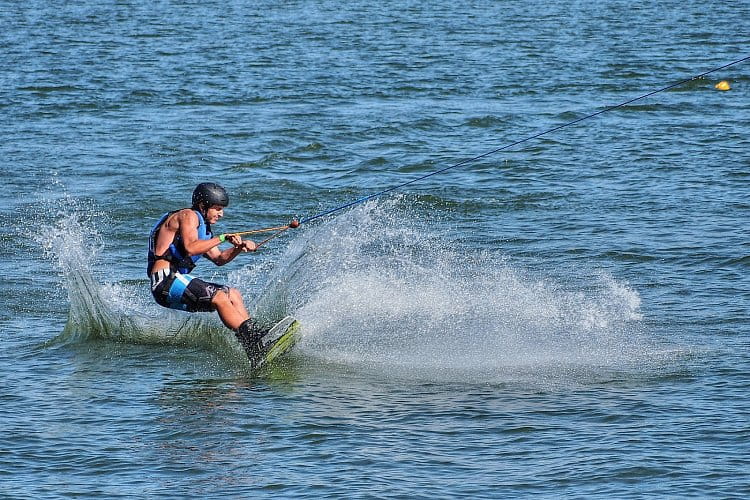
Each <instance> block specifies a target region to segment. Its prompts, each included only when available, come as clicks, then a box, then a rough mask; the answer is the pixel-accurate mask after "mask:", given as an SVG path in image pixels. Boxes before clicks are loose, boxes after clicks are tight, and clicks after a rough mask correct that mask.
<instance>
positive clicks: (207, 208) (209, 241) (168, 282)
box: [146, 182, 265, 361]
mask: <svg viewBox="0 0 750 500" xmlns="http://www.w3.org/2000/svg"><path fill="white" fill-rule="evenodd" d="M192 202H193V203H192V207H191V208H182V209H179V210H175V211H172V212H168V213H166V214H164V215H163V216H162V217H161V219H159V221H158V222H157V223H156V225H155V226H154V227H153V229H152V230H151V234H150V236H149V240H148V267H147V269H146V272H147V274H148V276H149V278H150V280H151V293H152V295H153V296H154V299H155V300H156V302H157V303H158V304H159V305H161V306H164V307H167V308H170V309H177V310H180V311H187V312H210V311H217V312H218V313H219V318H221V321H222V322H223V323H224V324H225V325H226V326H227V328H230V329H232V330H233V331H234V333H235V335H236V336H237V339H238V340H239V341H240V344H242V347H243V348H244V349H245V352H246V353H247V356H248V358H250V360H251V361H252V360H255V359H258V358H259V357H261V356H263V354H264V353H263V352H262V350H263V349H262V347H261V342H260V339H261V337H262V336H263V334H264V333H265V332H263V331H261V330H259V329H258V328H257V326H256V324H255V321H254V320H253V319H251V318H250V314H248V312H247V309H246V308H245V303H244V302H243V300H242V295H241V294H240V292H239V290H237V289H236V288H230V287H228V286H226V285H221V284H218V283H210V282H207V281H204V280H202V279H200V278H196V277H195V276H193V275H192V274H190V273H191V272H192V270H193V268H194V267H195V265H196V263H197V262H198V260H199V259H200V258H201V257H202V256H203V257H206V258H207V259H208V260H210V261H211V262H213V263H214V264H216V265H217V266H223V265H224V264H227V263H228V262H231V261H232V260H234V258H235V257H237V256H238V255H239V254H240V253H242V252H254V251H255V250H256V249H257V245H256V244H255V243H254V242H253V241H250V240H244V241H243V240H242V238H240V237H239V236H238V235H234V234H220V235H218V236H214V235H213V233H212V232H211V225H212V224H215V223H216V222H217V221H218V220H219V219H220V218H222V217H223V216H224V208H225V207H227V206H228V205H229V196H228V195H227V192H226V190H225V189H224V188H223V187H221V186H219V185H218V184H215V183H213V182H203V183H201V184H198V186H196V188H195V190H194V191H193V199H192ZM225 241H226V242H228V243H231V244H232V247H230V248H227V249H226V250H220V249H219V244H220V243H223V242H225Z"/></svg>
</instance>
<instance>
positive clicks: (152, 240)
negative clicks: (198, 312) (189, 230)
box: [146, 209, 213, 276]
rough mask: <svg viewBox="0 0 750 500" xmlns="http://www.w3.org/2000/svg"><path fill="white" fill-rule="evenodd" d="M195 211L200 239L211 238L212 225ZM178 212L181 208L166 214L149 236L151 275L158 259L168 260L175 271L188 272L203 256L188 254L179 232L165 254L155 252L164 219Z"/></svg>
mask: <svg viewBox="0 0 750 500" xmlns="http://www.w3.org/2000/svg"><path fill="white" fill-rule="evenodd" d="M182 210H184V209H182ZM193 211H194V212H195V214H196V215H197V216H198V239H201V240H210V239H211V238H213V234H212V233H211V229H210V226H209V225H208V224H206V220H205V219H204V218H203V214H201V213H200V212H199V211H197V210H193ZM176 212H179V210H173V211H172V212H168V213H166V214H164V215H163V216H162V218H161V219H159V222H157V223H156V225H155V226H154V228H153V229H151V234H150V235H149V237H148V267H147V268H146V274H147V275H149V276H150V275H151V269H153V267H154V263H155V262H156V261H157V260H166V261H168V262H169V266H170V267H171V268H172V270H173V271H178V272H180V273H182V274H188V273H189V272H190V271H192V270H193V268H194V267H195V263H196V262H198V260H199V259H200V258H201V257H202V255H192V256H191V255H188V253H187V251H186V250H185V245H184V244H183V242H182V238H181V237H180V234H179V232H178V233H177V234H175V236H174V240H172V244H170V245H169V249H168V250H167V251H166V252H164V254H163V255H156V253H155V252H154V248H155V246H156V234H157V233H158V232H159V229H161V226H162V224H164V221H166V220H167V217H169V216H170V215H172V214H173V213H176Z"/></svg>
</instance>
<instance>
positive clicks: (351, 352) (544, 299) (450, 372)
mask: <svg viewBox="0 0 750 500" xmlns="http://www.w3.org/2000/svg"><path fill="white" fill-rule="evenodd" d="M63 205H64V207H65V208H64V209H61V210H60V211H58V212H57V214H56V217H55V219H54V221H53V222H52V223H50V224H48V225H47V226H46V230H44V231H42V232H41V233H39V236H38V239H39V241H40V242H42V243H43V244H44V245H45V248H46V249H47V253H48V255H49V256H50V257H51V258H54V259H55V260H56V262H57V267H58V269H60V272H61V277H62V281H63V283H64V285H65V287H66V288H67V291H68V295H69V298H70V308H69V314H68V320H67V323H66V326H65V329H64V331H63V332H62V333H61V334H60V335H59V336H58V337H57V338H56V339H54V341H53V342H55V343H65V342H82V341H86V340H88V339H91V338H103V339H108V340H112V341H117V342H127V343H142V344H155V345H185V346H194V347H202V348H206V349H209V350H212V351H215V352H219V353H223V354H225V355H226V356H227V357H229V358H234V359H237V360H239V359H242V358H243V356H244V355H243V354H242V352H241V350H240V348H239V345H238V344H237V343H236V342H235V341H234V339H233V337H232V336H231V335H227V331H226V329H225V328H224V327H223V326H222V325H221V324H220V322H219V321H218V319H217V318H216V316H215V315H198V314H185V313H180V312H174V311H169V310H167V309H164V308H161V307H159V306H157V305H156V304H154V303H153V301H152V300H151V298H150V297H149V296H148V294H147V293H144V292H143V289H144V285H143V284H139V285H138V287H135V286H132V285H124V284H118V283H110V284H100V283H98V282H97V281H96V280H95V279H94V277H93V271H94V270H95V269H96V262H97V260H98V254H99V253H100V252H101V251H102V245H101V239H100V238H99V237H98V236H97V233H96V231H95V227H97V225H98V224H97V223H95V219H96V217H97V216H99V215H100V214H96V212H95V211H93V210H92V209H91V207H86V206H81V204H80V203H79V202H77V201H75V200H69V199H68V200H65V202H64V204H63ZM84 205H85V204H84ZM415 210H418V209H416V208H414V206H413V203H409V200H408V199H406V198H404V197H394V198H391V199H390V200H388V201H383V200H380V201H377V202H370V203H367V204H364V205H362V206H359V207H357V208H355V209H353V210H351V211H349V212H347V213H344V214H342V215H340V216H338V217H336V218H332V219H330V220H328V221H326V222H325V223H323V224H321V225H319V226H311V227H309V228H306V229H305V230H304V231H303V232H302V233H301V234H299V233H298V236H297V237H296V238H295V239H294V240H291V241H290V242H289V244H288V247H287V248H286V249H285V251H284V253H283V255H282V256H281V258H280V259H279V261H278V262H277V263H276V265H275V266H273V265H272V263H270V262H263V261H260V263H258V264H254V265H250V266H248V267H245V268H241V269H240V270H238V271H235V272H233V273H231V274H230V276H231V279H230V282H233V283H234V284H236V285H237V286H238V287H239V288H240V290H241V291H243V292H244V293H245V295H246V296H249V293H248V290H245V289H244V288H247V286H243V283H244V284H247V283H257V282H258V281H259V277H260V276H263V278H264V279H263V281H264V282H265V283H266V284H265V288H264V290H263V292H262V293H261V294H260V295H259V296H258V297H257V299H256V300H255V302H254V304H253V305H252V310H253V311H254V312H256V314H257V315H258V316H259V317H260V318H261V319H262V320H263V319H265V320H266V321H268V319H269V318H274V317H277V316H279V315H282V314H285V313H288V312H291V313H293V314H295V315H296V316H297V317H298V318H299V319H300V320H301V322H302V324H303V340H302V342H301V344H300V346H299V348H298V352H299V353H301V354H302V355H303V356H304V357H305V358H307V360H308V361H310V363H307V364H308V365H310V364H312V365H316V364H317V365H321V364H323V365H326V364H333V365H335V366H345V367H351V368H353V369H355V370H358V371H374V372H377V373H379V374H398V375H399V376H409V377H411V376H417V377H424V378H427V379H443V378H448V379H450V380H456V379H458V380H472V381H476V380H482V381H492V380H498V377H499V379H500V380H507V379H508V377H509V376H510V377H516V376H518V374H519V373H525V374H528V375H529V376H530V377H533V378H539V377H540V376H542V377H545V376H551V377H554V376H557V375H559V373H560V371H567V372H570V371H574V372H580V371H581V370H591V369H594V370H599V369H601V368H602V367H603V368H604V369H611V370H620V369H628V367H629V366H632V365H634V364H635V365H637V364H638V363H641V362H642V361H643V360H644V356H645V357H648V356H649V354H650V353H653V349H652V348H651V346H650V344H649V342H648V339H647V336H646V335H645V334H644V332H643V330H644V328H643V327H642V325H641V319H642V317H641V312H640V297H639V295H638V293H637V292H636V291H634V290H633V289H631V288H630V287H629V286H627V285H626V284H623V283H620V282H618V281H617V280H615V279H614V278H612V277H611V276H608V275H606V274H600V275H593V276H591V279H590V281H589V282H588V284H587V287H586V289H585V290H580V289H572V290H571V289H568V287H567V286H566V284H565V283H560V282H555V281H551V280H544V279H539V278H532V277H530V276H529V275H528V274H526V273H524V272H523V271H522V270H519V269H517V268H514V267H513V266H512V265H510V264H508V263H507V262H506V260H505V259H504V257H503V255H502V254H501V253H500V252H494V251H493V252H487V251H482V252H480V251H471V250H469V249H465V248H455V247H453V246H451V245H446V244H445V242H446V240H445V239H443V238H441V237H440V235H439V234H438V231H437V230H436V229H434V228H432V229H430V228H429V227H425V225H424V224H422V223H419V224H416V223H415V222H413V221H415V220H416V217H415ZM92 243H93V244H92Z"/></svg>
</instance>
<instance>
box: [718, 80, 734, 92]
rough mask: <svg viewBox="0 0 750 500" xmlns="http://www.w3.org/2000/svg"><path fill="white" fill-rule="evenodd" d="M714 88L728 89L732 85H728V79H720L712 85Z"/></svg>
mask: <svg viewBox="0 0 750 500" xmlns="http://www.w3.org/2000/svg"><path fill="white" fill-rule="evenodd" d="M714 88H715V89H716V90H729V89H731V88H732V87H730V86H729V82H728V81H726V80H722V81H720V82H719V83H717V84H716V85H714Z"/></svg>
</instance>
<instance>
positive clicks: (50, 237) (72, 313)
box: [34, 195, 244, 359]
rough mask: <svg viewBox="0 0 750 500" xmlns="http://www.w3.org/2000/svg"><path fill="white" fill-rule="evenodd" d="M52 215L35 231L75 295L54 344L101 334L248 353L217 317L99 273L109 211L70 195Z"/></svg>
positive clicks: (58, 202)
mask: <svg viewBox="0 0 750 500" xmlns="http://www.w3.org/2000/svg"><path fill="white" fill-rule="evenodd" d="M43 213H46V214H49V215H51V216H52V220H51V221H48V222H47V223H46V224H38V227H39V228H41V229H38V230H37V231H36V232H35V233H34V234H35V237H36V240H37V242H38V243H40V244H41V245H42V246H43V248H44V250H45V256H46V257H47V258H49V259H51V260H52V261H53V262H54V263H55V267H56V269H58V271H59V274H60V278H61V283H62V285H63V286H64V288H65V289H66V290H67V293H68V298H69V309H68V318H67V322H66V324H65V328H64V330H63V331H62V333H61V334H60V335H58V336H57V337H55V338H54V339H52V340H51V341H50V342H49V344H65V343H76V342H85V341H87V340H90V339H95V338H100V339H107V340H111V341H115V342H124V343H131V344H151V345H180V346H192V347H200V348H205V349H209V350H213V351H216V352H218V353H221V354H224V355H225V356H228V357H229V358H235V359H243V358H244V354H243V353H242V351H241V348H240V347H239V344H238V343H237V342H236V341H234V339H233V337H232V336H231V335H227V330H226V328H224V327H223V326H222V325H221V323H220V322H219V321H218V320H217V319H216V318H214V317H210V316H209V315H198V314H191V315H188V314H184V313H178V312H175V311H170V310H167V309H164V308H161V307H159V306H157V305H156V304H154V303H153V302H152V301H150V300H149V299H150V297H148V296H147V293H139V292H143V290H144V289H145V288H146V287H147V285H142V286H139V287H138V288H137V289H136V288H135V287H132V286H126V285H122V284H118V283H106V284H101V283H99V282H97V280H96V279H95V278H94V275H93V273H94V271H95V270H96V269H97V261H98V259H99V254H100V253H101V252H102V249H103V245H102V240H101V237H100V235H99V233H98V232H97V231H96V227H98V226H99V224H98V221H99V219H101V218H102V217H103V214H101V213H99V212H97V211H96V210H95V209H93V208H92V207H91V206H90V205H88V204H86V203H85V202H83V201H81V200H78V199H74V198H71V197H70V196H68V195H65V196H64V197H63V198H62V199H59V200H56V201H52V202H50V203H49V206H48V208H47V210H44V211H43Z"/></svg>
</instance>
